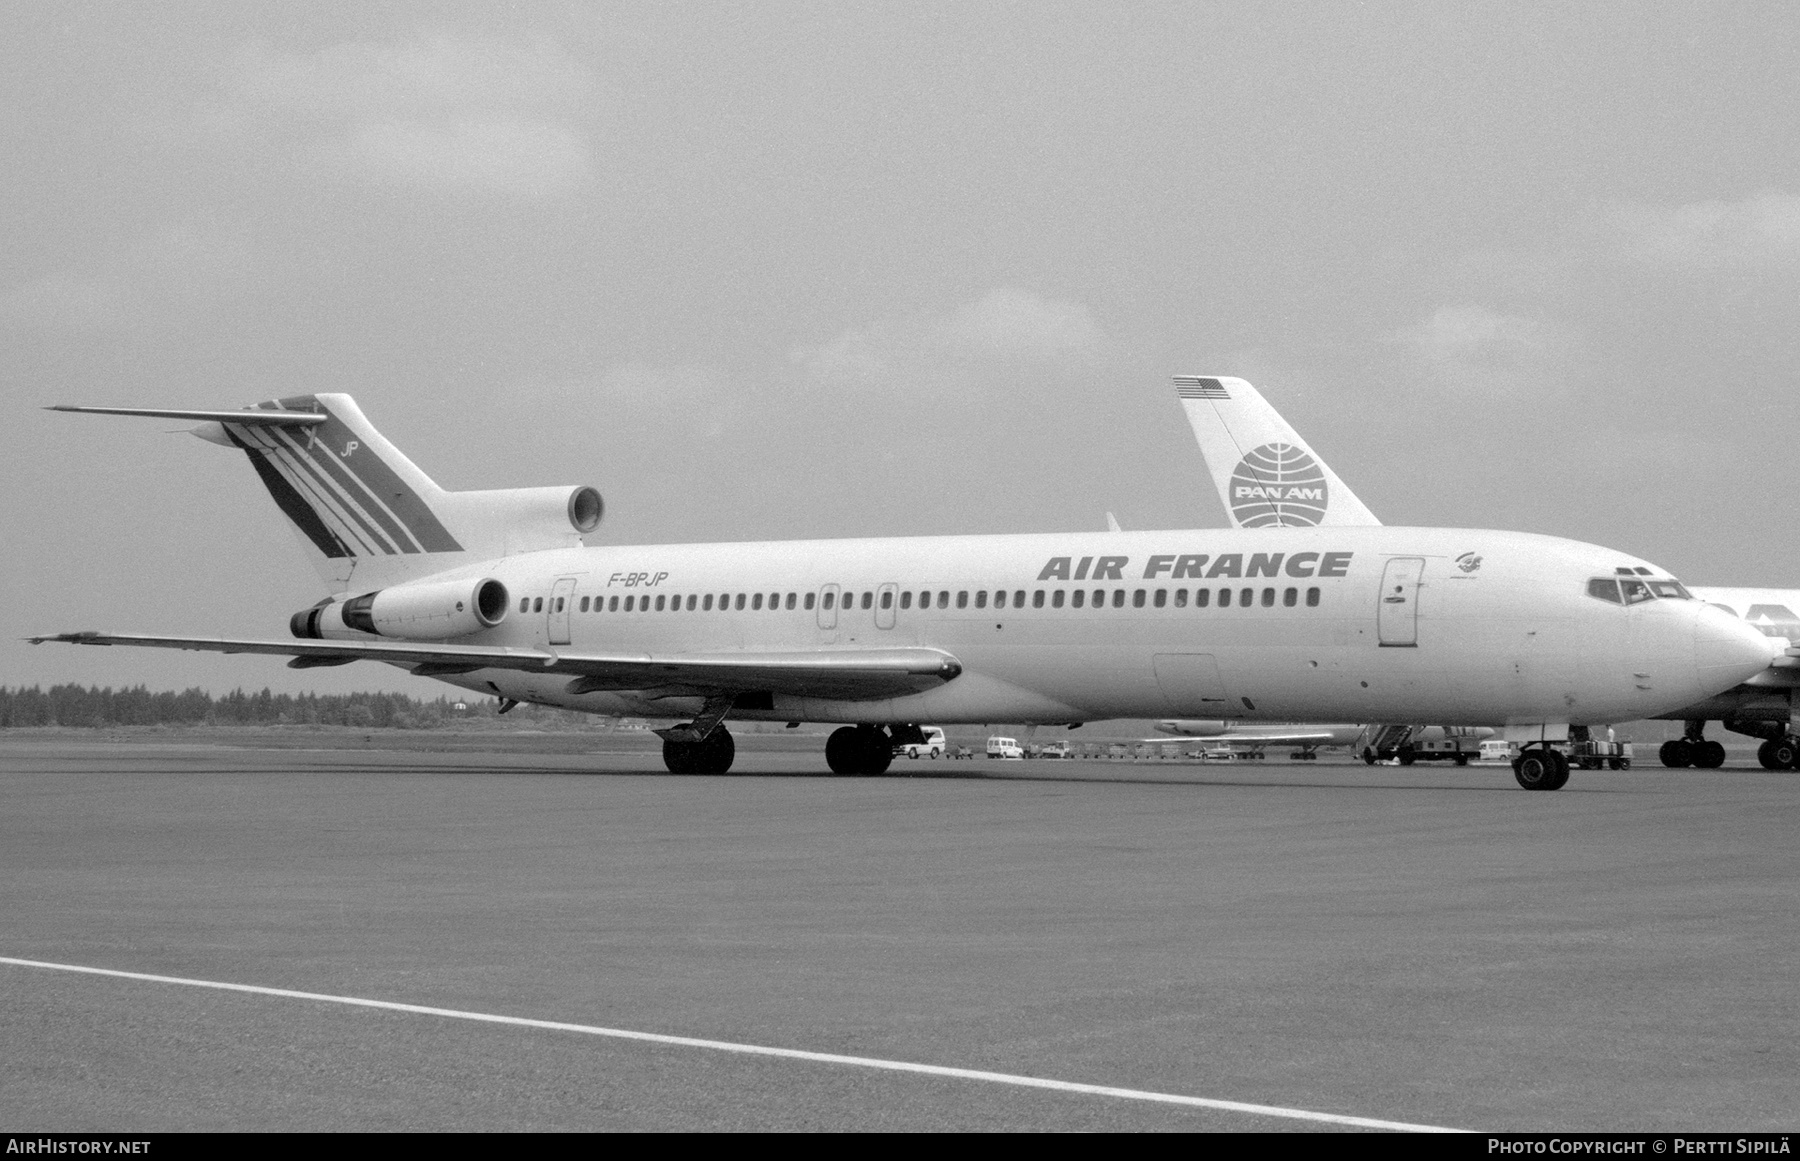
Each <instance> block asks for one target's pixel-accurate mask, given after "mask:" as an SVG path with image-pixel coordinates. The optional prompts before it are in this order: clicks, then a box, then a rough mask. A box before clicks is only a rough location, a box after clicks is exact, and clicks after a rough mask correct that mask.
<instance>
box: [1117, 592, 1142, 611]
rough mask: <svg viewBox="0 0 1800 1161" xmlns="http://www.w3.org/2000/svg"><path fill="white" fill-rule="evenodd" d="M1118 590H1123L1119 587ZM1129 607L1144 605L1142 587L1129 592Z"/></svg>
mask: <svg viewBox="0 0 1800 1161" xmlns="http://www.w3.org/2000/svg"><path fill="white" fill-rule="evenodd" d="M1119 591H1120V592H1123V591H1124V590H1123V589H1121V590H1119ZM1131 607H1132V608H1134V609H1141V608H1143V607H1144V590H1143V589H1139V590H1138V591H1137V592H1135V593H1132V594H1131Z"/></svg>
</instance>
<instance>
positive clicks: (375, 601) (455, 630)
mask: <svg viewBox="0 0 1800 1161" xmlns="http://www.w3.org/2000/svg"><path fill="white" fill-rule="evenodd" d="M509 603H510V597H509V596H508V594H507V591H506V586H505V585H503V584H501V583H500V582H499V581H497V580H495V579H493V578H492V577H486V578H484V579H481V580H455V581H426V582H423V583H420V584H409V585H396V586H395V587H393V588H391V589H380V590H378V591H376V592H372V593H364V594H363V595H362V596H360V597H351V598H350V599H349V600H347V601H345V602H343V603H342V604H335V603H331V602H326V603H324V604H320V605H315V606H313V607H312V608H310V609H307V610H306V611H305V612H300V613H295V614H294V616H293V618H292V619H291V620H290V621H289V622H288V628H289V629H290V630H291V631H292V632H293V634H294V636H296V637H302V638H323V637H339V636H343V635H346V634H345V631H346V630H354V631H357V632H361V633H373V634H376V635H377V636H381V637H399V638H401V639H404V640H410V641H444V640H447V639H449V638H451V637H466V636H468V635H469V634H471V633H479V632H480V631H481V630H483V629H491V628H493V627H494V626H495V625H498V624H499V623H500V622H501V621H504V620H505V619H506V608H507V605H508V604H509Z"/></svg>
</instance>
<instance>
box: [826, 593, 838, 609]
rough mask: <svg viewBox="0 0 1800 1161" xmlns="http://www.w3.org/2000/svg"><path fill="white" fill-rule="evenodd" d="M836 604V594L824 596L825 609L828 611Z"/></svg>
mask: <svg viewBox="0 0 1800 1161" xmlns="http://www.w3.org/2000/svg"><path fill="white" fill-rule="evenodd" d="M836 602H837V594H836V593H826V594H825V607H826V608H828V609H829V608H830V607H831V606H832V605H833V604H835V603H836Z"/></svg>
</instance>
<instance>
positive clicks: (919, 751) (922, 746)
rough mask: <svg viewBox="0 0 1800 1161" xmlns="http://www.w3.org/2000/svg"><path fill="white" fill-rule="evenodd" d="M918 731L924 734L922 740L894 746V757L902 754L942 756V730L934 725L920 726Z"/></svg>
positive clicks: (917, 756) (915, 756) (919, 756)
mask: <svg viewBox="0 0 1800 1161" xmlns="http://www.w3.org/2000/svg"><path fill="white" fill-rule="evenodd" d="M919 732H920V733H922V734H924V735H925V740H924V741H923V742H908V743H907V744H906V745H904V746H895V747H894V757H896V758H898V757H899V756H900V755H902V754H904V755H906V756H907V757H908V758H933V759H936V758H942V757H943V756H944V731H942V730H940V729H938V728H937V727H936V726H920V727H919Z"/></svg>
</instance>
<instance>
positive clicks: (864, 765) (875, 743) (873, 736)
mask: <svg viewBox="0 0 1800 1161" xmlns="http://www.w3.org/2000/svg"><path fill="white" fill-rule="evenodd" d="M893 761H894V740H893V739H892V738H890V737H888V735H887V732H886V731H884V730H883V729H882V728H881V727H880V726H845V727H843V728H842V729H839V730H833V731H832V733H831V737H829V738H827V739H825V764H826V765H828V766H830V767H831V772H832V773H833V774H865V775H868V774H886V773H887V768H888V766H889V765H891V764H892V763H893Z"/></svg>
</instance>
